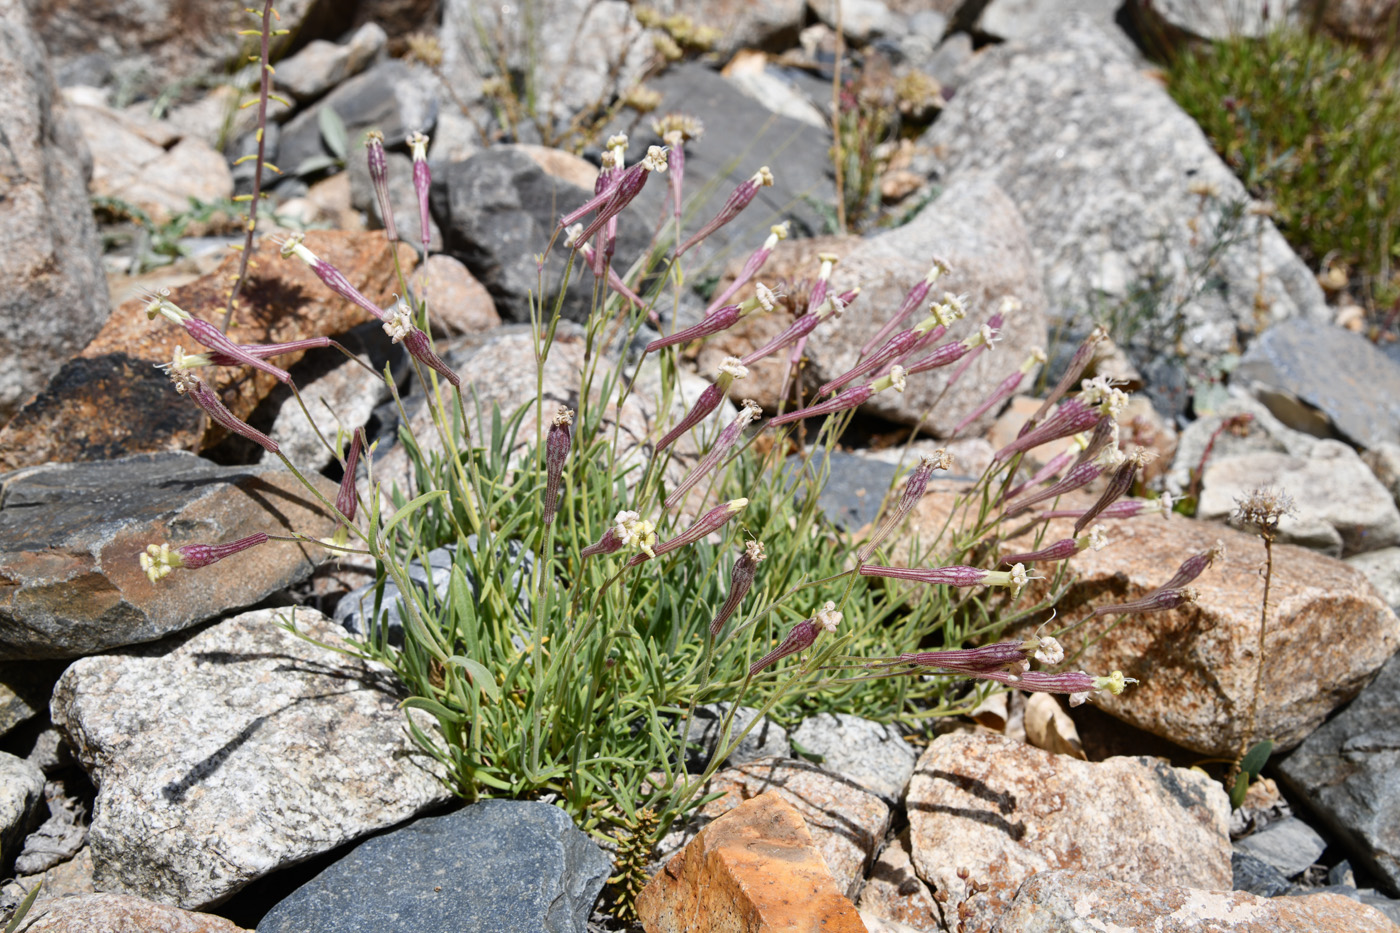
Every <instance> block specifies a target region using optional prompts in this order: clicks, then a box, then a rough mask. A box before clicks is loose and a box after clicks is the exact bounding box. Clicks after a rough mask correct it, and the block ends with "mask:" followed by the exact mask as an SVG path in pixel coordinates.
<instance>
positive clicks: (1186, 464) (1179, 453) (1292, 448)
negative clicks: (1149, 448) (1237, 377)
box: [1166, 392, 1317, 496]
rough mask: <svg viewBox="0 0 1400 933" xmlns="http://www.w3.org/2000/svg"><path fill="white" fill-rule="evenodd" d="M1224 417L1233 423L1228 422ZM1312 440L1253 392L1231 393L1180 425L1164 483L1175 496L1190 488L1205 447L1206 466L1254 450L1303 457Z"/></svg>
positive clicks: (1312, 442) (1313, 439)
mask: <svg viewBox="0 0 1400 933" xmlns="http://www.w3.org/2000/svg"><path fill="white" fill-rule="evenodd" d="M1241 416H1248V417H1247V418H1246V417H1241ZM1227 420H1229V421H1230V422H1231V424H1233V425H1235V426H1234V427H1233V428H1232V427H1230V426H1227V425H1226V421H1227ZM1315 443H1317V439H1316V438H1315V437H1313V436H1312V435H1310V434H1304V433H1302V432H1301V431H1295V430H1293V429H1292V428H1290V427H1288V426H1287V425H1285V424H1284V423H1283V422H1281V421H1279V420H1278V419H1277V418H1275V417H1274V415H1273V412H1271V411H1269V409H1268V408H1266V407H1265V406H1264V404H1263V403H1262V402H1260V401H1258V400H1257V399H1255V398H1254V397H1253V396H1251V395H1247V394H1244V393H1242V392H1241V393H1238V394H1234V395H1231V397H1229V398H1227V399H1226V400H1225V401H1224V402H1222V403H1220V404H1219V405H1217V406H1216V407H1215V408H1214V409H1213V410H1212V411H1211V412H1210V413H1208V414H1202V415H1201V416H1200V417H1198V418H1197V419H1196V420H1195V421H1192V422H1191V423H1190V424H1188V425H1187V426H1186V427H1185V428H1183V429H1182V431H1181V434H1180V436H1178V438H1177V443H1176V453H1175V454H1174V455H1173V457H1172V466H1171V469H1170V470H1169V471H1168V472H1167V476H1166V487H1167V490H1168V491H1169V492H1170V493H1171V494H1172V495H1174V496H1179V495H1182V494H1184V493H1185V492H1186V491H1187V490H1189V489H1190V487H1191V472H1192V471H1193V470H1196V469H1197V468H1199V467H1200V466H1201V458H1202V457H1204V456H1206V451H1207V449H1209V451H1210V454H1209V457H1207V458H1206V465H1207V466H1209V465H1210V462H1211V461H1213V460H1224V459H1228V458H1230V457H1238V456H1243V455H1245V454H1254V453H1266V452H1267V453H1281V454H1288V455H1289V456H1293V457H1306V456H1307V455H1308V453H1309V451H1311V450H1312V448H1313V445H1314V444H1315Z"/></svg>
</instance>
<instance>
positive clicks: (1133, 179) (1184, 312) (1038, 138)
mask: <svg viewBox="0 0 1400 933" xmlns="http://www.w3.org/2000/svg"><path fill="white" fill-rule="evenodd" d="M923 142H924V143H925V144H927V145H929V146H932V147H933V149H934V151H935V152H936V153H938V154H939V156H940V159H941V163H942V168H943V171H944V173H945V175H947V176H951V177H952V178H954V179H955V178H956V176H957V175H958V174H959V173H961V172H965V171H968V170H971V169H983V170H986V171H989V172H991V173H992V175H993V177H994V179H995V180H996V181H997V183H998V184H1000V185H1001V187H1002V188H1003V189H1004V190H1005V191H1006V193H1007V194H1008V195H1010V197H1011V200H1012V201H1013V202H1015V204H1016V206H1017V207H1018V208H1019V209H1020V212H1021V216H1022V217H1023V218H1024V219H1025V222H1026V226H1027V229H1028V233H1029V235H1030V240H1031V244H1032V246H1033V248H1034V250H1035V253H1036V259H1037V260H1038V261H1039V264H1040V268H1041V270H1042V272H1043V273H1044V280H1045V289H1046V293H1047V297H1048V299H1049V303H1050V307H1052V308H1054V309H1055V313H1054V315H1053V316H1054V318H1055V320H1056V321H1071V322H1074V323H1073V326H1072V332H1078V331H1082V330H1085V329H1087V326H1086V325H1087V324H1088V322H1089V320H1090V319H1091V318H1093V317H1094V316H1095V315H1097V316H1099V317H1102V316H1103V314H1104V313H1105V312H1110V313H1114V312H1117V313H1123V312H1126V310H1127V309H1128V308H1130V307H1131V306H1132V304H1133V303H1134V302H1135V300H1136V296H1139V295H1141V290H1142V288H1143V286H1144V284H1145V283H1146V282H1147V281H1148V277H1149V276H1152V275H1160V274H1161V273H1162V272H1163V270H1172V271H1171V272H1170V273H1169V275H1168V279H1167V281H1166V282H1165V283H1164V284H1163V285H1162V287H1161V288H1160V289H1158V291H1159V292H1160V294H1157V295H1156V296H1155V298H1154V300H1155V301H1156V302H1157V304H1158V306H1160V307H1161V308H1163V309H1168V308H1175V307H1177V306H1178V305H1180V308H1181V313H1180V321H1179V322H1178V321H1174V320H1171V319H1170V318H1171V315H1169V314H1165V313H1163V314H1161V315H1160V318H1164V319H1159V320H1155V321H1148V322H1147V323H1148V325H1150V326H1160V327H1165V328H1166V329H1167V330H1169V331H1174V330H1175V329H1176V326H1177V324H1178V323H1179V324H1180V325H1181V328H1182V330H1183V333H1184V336H1185V339H1186V343H1187V346H1188V347H1190V348H1191V351H1192V352H1194V353H1199V354H1215V353H1221V352H1225V351H1228V350H1230V349H1231V348H1232V347H1234V345H1235V341H1236V336H1237V334H1238V333H1241V332H1242V333H1246V334H1247V333H1253V332H1255V331H1257V330H1259V329H1261V328H1262V327H1263V326H1265V325H1267V324H1268V323H1271V322H1272V321H1275V320H1280V319H1283V318H1287V317H1294V316H1304V317H1313V318H1319V319H1321V318H1323V317H1325V314H1326V309H1325V307H1324V305H1323V296H1322V290H1321V289H1320V288H1319V287H1318V285H1317V283H1316V282H1315V281H1314V280H1313V276H1312V274H1311V273H1310V272H1309V270H1308V268H1307V267H1306V266H1305V265H1304V264H1303V263H1302V261H1301V260H1299V259H1298V257H1297V256H1295V255H1294V254H1293V251H1292V250H1291V249H1290V248H1289V247H1288V244H1287V243H1285V242H1284V240H1283V237H1282V236H1281V235H1280V234H1279V233H1278V231H1277V230H1276V229H1275V228H1274V226H1273V224H1272V223H1270V222H1269V221H1268V220H1266V219H1263V218H1258V217H1254V216H1250V215H1246V216H1245V218H1244V219H1243V220H1241V221H1240V224H1241V225H1242V227H1241V229H1240V230H1238V231H1237V232H1236V236H1237V237H1238V242H1235V243H1234V244H1233V245H1232V246H1230V247H1229V248H1227V249H1225V250H1223V251H1222V254H1221V255H1220V256H1219V257H1218V262H1217V263H1216V264H1215V265H1214V267H1213V268H1212V272H1213V274H1214V277H1213V284H1212V285H1211V286H1210V287H1207V288H1204V289H1199V288H1196V287H1195V286H1193V285H1192V282H1193V277H1192V276H1191V275H1190V274H1188V270H1191V269H1193V268H1196V267H1199V266H1201V265H1202V264H1203V263H1204V262H1205V259H1204V252H1203V246H1202V244H1201V243H1199V242H1198V241H1197V237H1196V235H1195V234H1194V233H1193V232H1192V225H1193V224H1195V225H1197V226H1199V227H1200V229H1203V230H1207V231H1209V230H1210V229H1211V228H1212V226H1213V225H1214V224H1215V223H1216V221H1217V219H1218V217H1219V216H1220V212H1221V210H1223V209H1224V207H1225V206H1226V205H1228V204H1229V203H1231V202H1239V201H1244V200H1247V195H1246V193H1245V190H1244V187H1243V185H1242V184H1241V183H1240V182H1239V180H1238V179H1237V178H1236V177H1235V176H1234V174H1233V173H1232V172H1231V171H1230V169H1229V168H1228V167H1227V166H1226V165H1225V164H1224V163H1223V162H1222V161H1221V160H1220V158H1219V157H1218V156H1217V155H1216V154H1215V152H1214V150H1212V148H1211V146H1210V143H1209V142H1207V140H1206V138H1205V135H1204V134H1203V133H1202V132H1201V130H1200V128H1199V127H1198V126H1196V124H1195V122H1194V121H1192V120H1191V118H1190V117H1188V116H1187V115H1186V114H1185V113H1184V112H1183V111H1182V110H1181V109H1180V108H1178V107H1177V105H1176V104H1175V103H1174V102H1173V101H1172V100H1171V98H1170V97H1169V96H1168V95H1167V92H1166V91H1165V90H1164V89H1163V88H1162V86H1161V84H1160V83H1158V82H1157V81H1154V80H1153V79H1152V78H1150V77H1148V76H1147V75H1145V74H1143V73H1142V72H1141V71H1140V70H1139V65H1138V62H1136V61H1135V60H1134V59H1133V58H1132V57H1131V56H1130V55H1129V54H1128V53H1127V52H1125V51H1124V50H1123V48H1122V47H1121V45H1120V44H1119V43H1118V42H1117V41H1115V40H1114V39H1113V38H1111V37H1110V36H1109V35H1108V34H1107V33H1106V32H1105V31H1104V30H1103V29H1101V28H1100V27H1099V26H1098V25H1096V24H1095V23H1094V22H1093V21H1092V20H1091V19H1089V18H1086V17H1084V16H1083V15H1082V14H1074V15H1071V16H1068V17H1065V18H1064V19H1063V20H1061V23H1060V26H1059V28H1057V29H1055V30H1052V31H1049V32H1045V33H1042V34H1040V35H1038V36H1036V37H1035V38H1033V39H1031V40H1029V41H1028V42H1026V43H1025V44H1024V45H1008V46H1002V47H999V48H994V49H991V50H989V51H988V52H985V53H983V54H982V55H980V56H978V59H977V61H976V62H975V63H974V64H973V65H972V66H971V69H970V72H969V75H968V80H967V81H966V82H965V83H964V84H963V85H962V86H961V87H960V88H959V89H958V93H957V95H956V96H955V97H954V98H953V100H952V101H950V102H949V104H948V106H947V107H946V108H945V109H944V111H943V114H942V116H941V117H940V118H939V119H938V121H937V122H936V123H935V124H934V125H933V127H932V129H930V130H929V132H928V133H927V134H926V135H925V137H924V138H923ZM1201 185H1204V186H1206V187H1205V188H1200V186H1201ZM1193 186H1197V188H1198V190H1214V191H1215V192H1217V193H1216V195H1215V196H1214V197H1207V196H1202V195H1199V194H1194V193H1192V187H1193ZM1193 241H1197V242H1196V245H1195V246H1193V245H1192V243H1193ZM1261 265H1262V268H1261ZM1261 283H1262V289H1263V292H1262V294H1256V293H1257V292H1258V291H1259V290H1260V288H1261ZM1193 292H1195V293H1193ZM1256 307H1257V308H1259V309H1260V310H1256ZM1153 313H1154V315H1155V314H1156V311H1154V312H1153ZM1149 329H1150V328H1149ZM1146 336H1147V334H1146V333H1143V334H1141V335H1140V337H1142V338H1145V337H1146ZM1159 336H1162V337H1166V338H1169V340H1168V343H1169V342H1170V339H1171V338H1174V336H1175V335H1174V334H1162V335H1159ZM1125 349H1130V350H1131V349H1133V347H1131V346H1130V347H1125Z"/></svg>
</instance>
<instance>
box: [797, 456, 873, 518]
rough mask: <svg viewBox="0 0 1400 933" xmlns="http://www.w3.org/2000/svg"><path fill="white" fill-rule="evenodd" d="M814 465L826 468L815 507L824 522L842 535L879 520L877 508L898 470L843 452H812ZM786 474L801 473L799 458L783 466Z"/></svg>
mask: <svg viewBox="0 0 1400 933" xmlns="http://www.w3.org/2000/svg"><path fill="white" fill-rule="evenodd" d="M812 463H813V464H814V465H826V466H829V471H828V473H827V477H826V483H825V484H824V485H823V486H822V488H821V492H820V493H818V495H817V504H818V505H819V506H820V507H821V510H822V513H823V514H824V515H825V516H826V519H827V521H829V522H831V523H832V524H833V525H835V526H836V527H837V528H840V529H843V530H845V531H857V530H859V529H861V528H864V527H865V526H866V525H869V524H870V523H871V522H873V521H875V520H876V519H877V518H879V517H880V505H881V503H883V502H884V501H885V492H886V491H887V490H888V489H889V488H890V484H891V482H892V481H893V480H894V478H895V475H896V473H897V472H898V470H897V469H896V468H895V467H894V466H892V465H890V464H887V463H882V462H880V461H874V462H872V461H871V460H870V458H868V457H862V456H860V455H858V454H849V453H845V452H843V451H839V450H838V451H835V452H829V451H825V450H823V451H821V452H814V453H813V456H812ZM784 469H785V470H786V471H787V474H788V475H789V476H792V477H794V478H795V477H796V475H797V473H798V471H800V470H801V469H802V466H801V461H800V459H799V458H792V459H790V460H788V461H787V462H786V466H785V467H784Z"/></svg>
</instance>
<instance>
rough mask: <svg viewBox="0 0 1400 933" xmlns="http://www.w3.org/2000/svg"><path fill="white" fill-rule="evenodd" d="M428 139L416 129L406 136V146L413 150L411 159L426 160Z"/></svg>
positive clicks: (416, 160)
mask: <svg viewBox="0 0 1400 933" xmlns="http://www.w3.org/2000/svg"><path fill="white" fill-rule="evenodd" d="M428 141H429V140H428V137H427V136H426V135H424V134H423V133H421V132H418V131H416V130H415V131H414V133H413V135H412V136H410V137H408V147H409V149H411V150H412V151H413V161H415V162H426V161H428Z"/></svg>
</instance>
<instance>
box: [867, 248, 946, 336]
mask: <svg viewBox="0 0 1400 933" xmlns="http://www.w3.org/2000/svg"><path fill="white" fill-rule="evenodd" d="M950 271H952V270H951V269H949V267H948V264H947V263H946V262H944V261H943V260H941V259H939V258H937V257H934V260H933V265H932V267H931V268H930V269H929V271H928V274H927V275H925V276H924V277H923V279H921V280H920V281H919V282H918V283H916V284H915V285H914V287H913V288H911V289H910V290H909V293H908V294H907V295H905V296H904V300H903V301H902V302H900V304H899V307H898V308H897V309H896V310H895V312H894V316H893V317H891V318H890V319H889V320H888V321H886V322H885V323H884V326H882V327H881V328H880V329H879V330H878V331H876V332H875V336H874V337H871V338H870V339H869V340H867V341H866V342H865V346H863V347H861V348H860V355H861V356H865V354H867V353H869V352H870V351H871V349H873V348H874V347H878V346H880V345H881V342H882V341H884V339H885V338H886V337H888V336H889V335H890V334H892V333H894V331H895V329H896V328H898V327H899V326H900V325H901V324H903V323H904V319H905V318H907V317H908V316H909V315H910V314H912V313H914V309H915V308H917V307H919V306H920V305H922V304H923V303H924V300H925V299H926V298H928V293H929V289H931V288H933V285H934V283H935V282H937V281H938V280H939V278H941V277H942V276H944V275H947V274H948V273H949V272H950Z"/></svg>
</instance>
